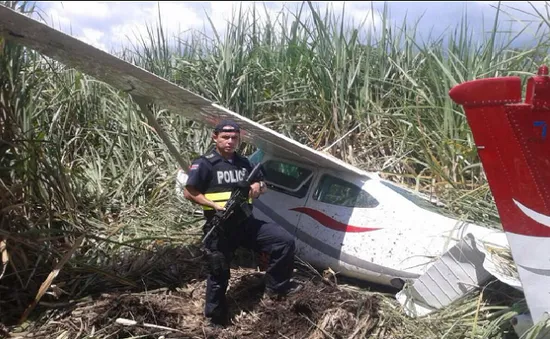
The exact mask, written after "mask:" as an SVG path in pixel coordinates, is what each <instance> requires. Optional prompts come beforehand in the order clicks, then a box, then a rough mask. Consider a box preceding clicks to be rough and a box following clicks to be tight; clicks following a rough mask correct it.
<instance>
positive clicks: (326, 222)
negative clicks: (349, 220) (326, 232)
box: [291, 207, 380, 233]
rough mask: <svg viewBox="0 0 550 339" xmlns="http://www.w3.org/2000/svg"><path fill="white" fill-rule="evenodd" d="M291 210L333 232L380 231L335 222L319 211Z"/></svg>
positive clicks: (297, 208) (305, 208) (308, 209)
mask: <svg viewBox="0 0 550 339" xmlns="http://www.w3.org/2000/svg"><path fill="white" fill-rule="evenodd" d="M291 210H292V211H296V212H300V213H304V214H306V215H309V216H310V217H312V218H313V219H315V220H316V221H318V222H319V223H320V224H321V225H323V226H325V227H328V228H330V229H333V230H335V231H341V232H352V233H357V232H370V231H376V230H379V229H380V228H372V227H359V226H352V225H347V224H344V223H341V222H339V221H337V220H334V219H333V218H331V217H329V216H328V215H326V214H324V213H322V212H320V211H317V210H314V209H312V208H307V207H296V208H291Z"/></svg>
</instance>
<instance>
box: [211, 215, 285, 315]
mask: <svg viewBox="0 0 550 339" xmlns="http://www.w3.org/2000/svg"><path fill="white" fill-rule="evenodd" d="M227 229H230V230H231V231H230V232H228V233H226V234H225V236H224V235H220V234H216V232H213V233H212V235H211V240H210V241H208V242H207V244H206V245H205V247H206V248H207V249H208V250H209V251H210V252H211V253H210V259H209V260H210V265H209V266H210V268H209V274H208V278H207V281H206V300H205V307H204V315H205V316H206V317H208V318H211V319H212V321H214V322H224V321H226V320H227V316H228V314H227V301H226V296H225V294H226V291H227V286H228V282H229V278H230V271H229V267H230V264H231V260H232V257H233V254H234V252H235V250H236V249H237V248H238V247H240V246H242V247H245V248H247V249H251V250H254V251H256V252H266V253H268V254H269V256H270V261H269V265H268V267H267V269H266V272H265V287H266V288H268V289H272V290H273V291H283V290H284V289H286V288H287V284H288V283H289V282H290V278H291V276H292V272H293V268H294V266H293V265H294V250H295V244H294V238H293V237H292V236H291V235H290V234H289V233H288V232H286V231H285V230H284V229H283V228H282V227H281V226H280V225H278V224H275V223H268V222H265V221H263V220H259V219H255V218H254V217H253V216H251V217H249V218H248V219H246V220H245V221H244V222H242V223H241V224H240V225H236V226H233V225H229V227H227ZM204 232H205V233H206V232H208V230H207V229H205V230H204Z"/></svg>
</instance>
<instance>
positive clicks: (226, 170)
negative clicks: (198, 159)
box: [202, 151, 252, 217]
mask: <svg viewBox="0 0 550 339" xmlns="http://www.w3.org/2000/svg"><path fill="white" fill-rule="evenodd" d="M202 158H203V159H204V160H206V161H207V162H208V163H210V165H211V166H212V168H211V171H210V173H211V175H210V183H209V184H208V189H207V190H206V191H205V192H204V196H205V197H206V199H208V200H211V201H213V202H215V203H217V204H218V205H220V206H222V207H224V206H225V204H226V203H227V201H228V200H229V198H231V192H232V191H233V189H234V188H235V187H236V186H237V183H238V182H239V181H243V180H246V178H247V177H248V175H249V173H250V170H251V168H250V164H249V163H248V161H247V160H246V158H244V159H243V158H242V157H241V156H239V155H237V154H235V157H234V158H233V159H234V160H233V163H232V164H231V163H229V162H227V161H225V159H224V158H223V157H222V156H221V155H219V154H218V153H217V152H215V151H212V152H211V153H209V154H208V155H206V156H202ZM248 203H249V205H250V207H251V208H252V199H250V198H249V199H248ZM203 210H204V211H205V212H204V213H205V216H206V217H209V216H210V215H212V214H213V210H214V209H213V208H212V207H209V206H203ZM208 211H212V212H208Z"/></svg>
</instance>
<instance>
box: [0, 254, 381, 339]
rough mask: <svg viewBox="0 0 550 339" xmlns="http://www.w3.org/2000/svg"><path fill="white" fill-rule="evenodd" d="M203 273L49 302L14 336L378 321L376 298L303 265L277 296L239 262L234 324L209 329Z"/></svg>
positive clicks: (332, 329) (272, 332)
mask: <svg viewBox="0 0 550 339" xmlns="http://www.w3.org/2000/svg"><path fill="white" fill-rule="evenodd" d="M236 264H238V263H236ZM204 278H205V277H204V274H203V273H201V274H200V275H198V276H197V277H195V278H193V279H190V280H189V281H188V282H186V283H183V284H180V285H179V286H177V287H173V286H172V287H163V288H157V289H156V290H151V291H139V292H133V293H131V292H124V291H111V292H102V293H98V294H96V295H94V296H87V297H86V298H84V299H85V300H80V301H79V302H73V303H69V304H67V305H63V306H62V307H55V305H50V307H51V309H49V310H47V312H46V313H47V314H48V316H47V317H43V318H42V320H41V325H40V326H37V325H36V324H35V325H33V329H32V330H28V329H27V331H25V330H24V329H23V331H21V330H20V331H19V333H13V332H12V333H11V335H10V336H9V337H10V338H23V337H33V338H130V337H134V338H311V339H320V338H335V339H336V338H364V337H365V336H366V335H367V334H368V333H369V332H371V331H373V329H374V328H375V327H376V325H377V322H378V314H379V300H378V298H377V297H374V296H369V295H367V294H363V293H357V292H353V291H351V290H346V289H343V288H341V287H340V286H339V285H337V284H334V283H333V281H332V280H330V279H326V278H323V277H322V276H320V275H319V274H316V273H312V272H311V271H309V272H307V270H304V269H299V270H298V272H297V273H296V278H297V279H298V280H300V281H302V282H304V283H305V287H304V289H302V291H300V292H299V293H297V294H296V295H292V296H289V297H287V298H284V299H282V300H271V299H267V298H263V290H264V282H263V278H264V272H259V271H258V270H257V269H256V270H255V269H252V268H243V267H238V266H235V265H234V268H232V270H231V280H230V285H229V288H228V292H227V296H228V302H229V307H230V313H231V317H232V324H230V325H229V326H228V327H227V328H225V329H221V330H211V329H210V328H208V327H207V326H206V322H205V319H204V317H203V315H202V312H203V307H204V292H205V287H206V281H205V279H204ZM45 306H48V305H47V304H46V305H45ZM44 318H45V320H44ZM25 332H26V333H25Z"/></svg>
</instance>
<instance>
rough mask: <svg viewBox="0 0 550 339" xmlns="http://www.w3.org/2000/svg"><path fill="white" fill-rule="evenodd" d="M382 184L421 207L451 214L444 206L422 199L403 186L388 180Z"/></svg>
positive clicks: (443, 213)
mask: <svg viewBox="0 0 550 339" xmlns="http://www.w3.org/2000/svg"><path fill="white" fill-rule="evenodd" d="M382 184H384V185H385V186H386V187H388V188H391V189H392V190H393V191H394V192H396V193H398V194H399V195H401V196H402V197H404V198H405V199H407V200H409V201H410V202H412V203H413V204H415V205H416V206H418V207H420V208H423V209H425V210H428V211H431V212H435V213H439V214H442V215H447V216H449V215H450V214H449V213H447V212H446V211H445V210H444V209H443V207H438V206H437V205H436V204H435V203H432V202H430V201H428V200H426V199H422V198H421V197H419V196H417V195H416V194H414V193H411V192H409V191H408V190H406V189H404V188H401V187H399V186H397V185H394V184H392V183H389V182H387V181H382Z"/></svg>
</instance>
